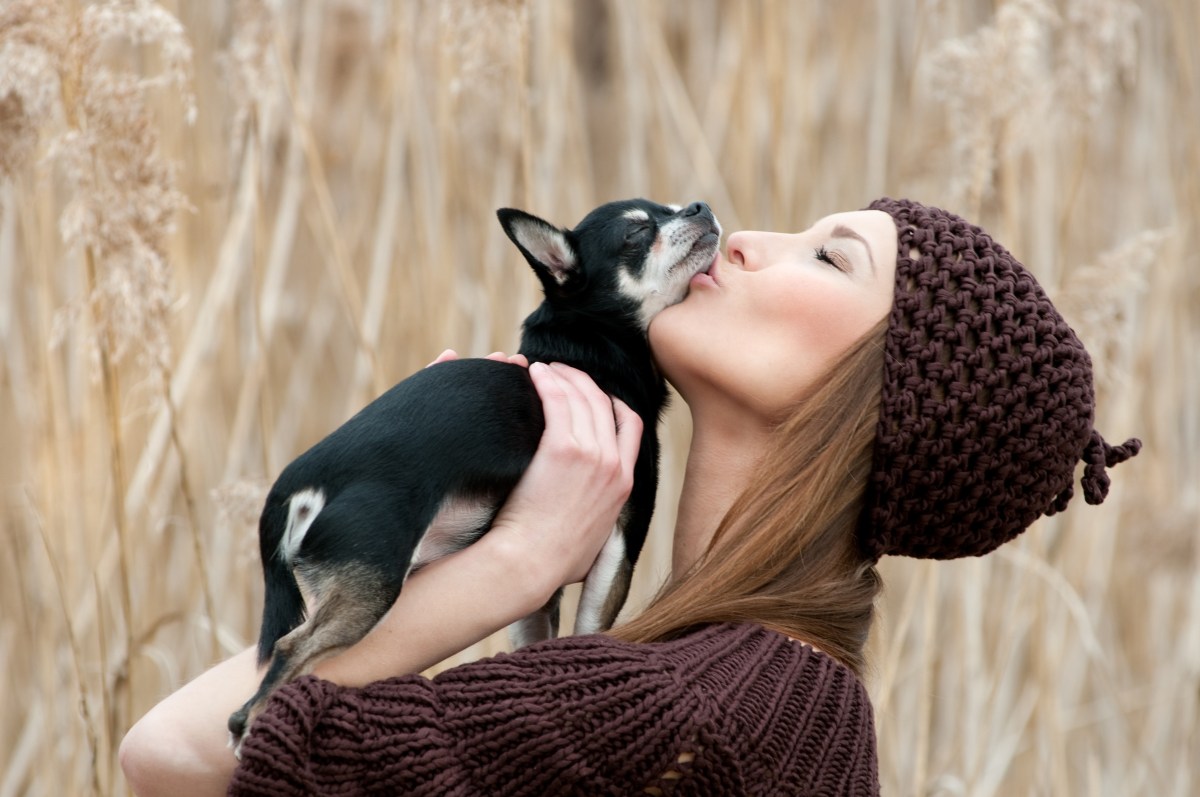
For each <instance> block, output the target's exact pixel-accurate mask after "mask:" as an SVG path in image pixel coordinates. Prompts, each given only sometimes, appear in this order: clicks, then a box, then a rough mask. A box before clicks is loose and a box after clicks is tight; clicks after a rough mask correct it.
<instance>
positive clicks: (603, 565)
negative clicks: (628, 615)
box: [575, 524, 625, 634]
mask: <svg viewBox="0 0 1200 797" xmlns="http://www.w3.org/2000/svg"><path fill="white" fill-rule="evenodd" d="M624 559H625V535H624V534H622V533H621V526H620V524H618V525H616V526H613V530H612V531H611V532H609V535H608V539H607V540H605V541H604V547H603V548H601V549H600V555H599V556H597V557H596V562H595V564H593V565H592V569H591V570H589V571H588V574H587V578H585V579H584V580H583V591H582V592H581V593H580V594H579V608H578V609H577V610H576V612H575V633H576V634H594V633H595V632H596V631H599V630H600V621H601V617H602V613H603V609H604V604H605V602H606V601H607V600H608V593H609V592H610V591H611V589H612V585H613V581H614V580H615V579H616V576H617V569H618V568H619V567H620V565H621V562H622V560H624Z"/></svg>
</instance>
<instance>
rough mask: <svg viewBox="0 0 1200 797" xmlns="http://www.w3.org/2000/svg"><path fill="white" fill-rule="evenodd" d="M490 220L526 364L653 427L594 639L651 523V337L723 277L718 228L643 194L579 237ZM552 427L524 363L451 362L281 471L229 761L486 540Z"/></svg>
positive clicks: (532, 224)
mask: <svg viewBox="0 0 1200 797" xmlns="http://www.w3.org/2000/svg"><path fill="white" fill-rule="evenodd" d="M497 216H498V217H499V219H500V223H501V225H502V226H503V228H504V231H505V233H507V235H508V237H509V238H510V239H511V240H512V241H513V243H515V244H516V246H517V248H518V249H519V250H520V251H521V254H522V255H524V256H525V259H526V260H527V261H528V262H529V265H530V266H531V267H532V268H533V271H534V273H535V274H536V275H537V277H538V279H539V280H540V281H541V283H542V289H543V294H544V300H543V301H542V303H541V304H540V305H539V306H538V307H537V308H536V309H535V310H534V311H533V313H532V314H530V315H529V317H528V318H526V319H525V322H524V324H523V327H522V334H521V344H520V347H519V351H520V353H521V354H524V355H525V356H526V358H527V359H528V360H529V362H530V363H533V362H537V361H543V362H561V363H566V364H568V365H571V366H574V367H576V368H578V369H580V370H582V371H584V372H586V373H587V374H588V375H589V376H591V378H592V379H593V380H594V381H595V382H596V384H597V385H598V386H599V387H600V388H601V389H602V390H604V391H605V392H606V393H608V394H610V395H612V396H615V397H617V398H620V399H621V400H622V401H624V402H625V403H626V404H628V405H629V407H630V408H631V409H633V410H634V411H635V412H636V413H637V414H638V415H639V416H640V417H641V419H642V422H643V431H642V439H641V447H640V449H639V451H638V458H637V462H636V464H635V466H634V481H633V488H632V491H631V493H630V496H629V499H628V500H627V502H626V504H625V506H624V507H623V508H622V510H621V512H620V517H619V520H618V522H617V526H616V527H615V528H614V529H613V532H612V534H611V535H610V537H609V539H608V540H607V541H606V543H605V545H604V548H603V550H602V552H601V554H600V555H599V556H598V557H597V560H596V563H595V564H594V565H593V566H592V569H591V571H590V572H589V573H588V575H587V577H586V579H585V580H584V584H583V589H582V592H581V595H580V601H579V608H578V611H577V619H576V622H575V633H577V634H586V633H594V632H596V631H601V630H606V629H608V628H609V627H611V626H612V624H613V622H614V621H615V619H616V616H617V613H618V612H619V611H620V609H621V607H622V605H623V604H624V602H625V598H626V596H627V595H628V591H629V582H630V577H631V575H632V572H633V566H634V563H635V562H636V561H637V557H638V554H639V552H640V551H641V548H642V543H643V542H644V541H645V539H646V532H647V530H648V528H649V526H650V516H651V514H652V512H653V511H654V497H655V491H656V489H657V486H658V436H657V432H656V426H657V422H658V420H659V416H660V414H661V412H662V410H663V408H664V407H665V404H666V401H667V390H666V384H665V382H664V380H663V378H662V376H661V375H660V374H659V372H658V371H657V369H656V367H655V365H654V361H653V359H652V357H651V354H650V346H649V342H648V340H647V336H646V330H647V327H648V326H649V324H650V320H651V319H652V318H653V317H654V316H655V315H656V314H657V313H658V312H659V311H661V310H662V309H664V308H665V307H668V306H669V305H672V304H674V303H676V302H678V301H680V300H682V299H683V297H684V296H685V295H686V293H687V289H688V284H689V281H690V279H691V278H692V276H694V275H695V274H697V273H699V272H701V271H706V270H708V269H709V268H710V267H711V266H712V263H713V261H714V260H715V259H716V254H717V247H718V242H719V240H720V235H721V227H720V224H719V223H718V222H717V219H716V217H715V216H713V213H712V211H711V210H710V209H709V207H708V205H706V204H704V203H702V202H693V203H692V204H690V205H688V206H687V207H680V206H678V205H660V204H657V203H654V202H650V201H647V200H644V199H634V200H626V201H621V202H612V203H609V204H606V205H602V206H601V207H599V208H597V209H595V210H593V211H592V212H591V213H589V214H588V215H587V216H586V217H585V218H584V219H583V220H582V221H581V222H580V223H579V225H578V226H576V227H575V228H574V229H570V230H568V229H565V228H559V227H555V226H554V225H552V224H550V223H549V222H546V221H544V220H543V219H540V218H538V217H537V216H533V215H530V214H528V213H525V212H523V211H520V210H514V209H511V208H504V209H501V210H499V211H497ZM543 428H544V419H543V415H542V406H541V400H540V399H539V397H538V394H537V391H536V389H535V388H534V386H533V382H532V380H531V379H530V377H529V374H528V371H527V370H526V369H525V368H522V367H521V366H519V365H514V364H511V363H503V362H497V361H494V360H486V359H463V360H453V361H450V362H444V363H439V364H437V365H433V366H430V367H428V368H426V369H424V370H421V371H418V372H417V373H415V374H413V375H412V376H410V377H408V378H407V379H405V380H404V381H402V382H400V383H399V384H397V385H395V386H394V387H392V388H391V389H390V390H388V391H387V392H385V393H384V394H383V395H381V396H380V397H379V398H377V399H376V400H375V401H373V402H371V403H370V404H369V405H367V406H366V407H365V408H364V409H362V410H361V411H360V412H359V413H358V414H357V415H355V416H354V417H353V418H351V419H350V420H349V421H347V422H346V423H345V424H343V425H342V426H341V427H339V428H338V429H337V430H335V431H334V432H333V433H331V434H330V435H329V436H328V437H326V438H324V439H323V440H321V441H320V442H318V443H317V444H316V445H314V446H313V447H312V448H310V449H309V450H308V451H306V452H305V453H303V454H301V455H300V456H299V457H298V458H297V459H296V460H295V461H293V462H292V463H291V464H289V465H288V466H287V467H286V468H284V470H283V471H282V473H281V474H280V475H279V478H278V480H277V481H276V482H275V484H274V485H273V487H272V488H271V491H270V493H269V494H268V496H267V499H266V504H265V506H264V508H263V511H262V514H261V516H260V519H259V547H260V553H261V556H262V566H263V576H264V580H265V597H264V605H263V616H262V626H261V630H260V633H259V639H258V662H259V665H260V666H262V665H264V664H266V663H267V662H268V661H269V662H270V667H269V668H268V670H267V672H266V675H265V676H264V677H263V680H262V683H261V685H260V687H259V689H258V691H257V692H256V693H255V695H254V696H253V697H252V698H250V700H248V701H247V702H246V704H245V705H244V706H243V707H242V708H241V709H240V710H238V711H237V712H235V713H234V714H233V715H232V716H231V717H230V718H229V731H230V734H231V745H232V746H233V747H234V749H235V750H237V751H240V749H241V741H242V739H243V738H244V736H245V734H246V731H247V729H248V728H249V725H250V722H251V721H252V720H253V718H254V717H255V716H257V714H258V712H259V711H260V710H261V709H262V707H263V705H264V704H265V703H266V701H267V698H268V696H269V695H270V693H271V692H272V691H273V690H274V689H275V688H276V687H277V686H278V685H280V684H282V683H284V682H286V681H289V680H291V679H293V678H295V677H297V676H299V675H302V674H304V673H306V672H309V671H311V669H312V667H313V666H314V665H315V664H316V663H317V661H319V660H320V659H323V658H326V657H327V656H329V655H331V654H333V653H336V652H337V651H339V650H342V649H344V648H346V647H349V646H350V645H352V644H353V643H355V642H357V641H358V640H359V639H361V638H362V637H363V636H364V635H366V633H367V632H368V631H370V629H371V628H372V627H373V626H374V625H375V623H376V622H377V621H378V620H379V619H380V618H381V617H382V616H383V614H384V613H385V612H386V611H387V610H388V608H389V607H390V606H391V605H392V603H393V602H394V601H395V600H396V597H397V595H399V593H400V590H401V588H402V586H403V585H404V582H405V580H406V579H407V578H408V576H409V575H410V574H411V573H412V572H413V571H414V570H416V569H417V568H419V567H421V566H422V565H425V564H428V563H429V562H431V561H434V560H436V559H438V558H440V557H442V556H445V555H447V554H450V553H453V552H455V551H458V550H461V549H462V548H464V547H466V546H467V545H470V544H471V543H472V542H474V541H475V540H477V539H479V537H480V536H482V535H483V534H484V533H486V532H487V530H488V528H489V527H490V526H491V523H492V520H493V519H494V518H495V516H496V513H497V511H498V510H499V508H500V507H501V505H502V504H503V503H504V501H505V499H506V497H507V496H508V494H509V493H510V492H511V490H512V489H513V487H514V486H515V485H516V483H517V480H518V479H519V478H520V477H521V474H522V473H523V472H524V471H525V468H526V467H527V466H528V465H529V462H530V460H531V459H532V458H533V454H534V451H535V450H536V449H537V447H538V442H539V441H540V439H541V436H542V431H543ZM301 583H303V585H304V587H305V588H306V592H307V594H308V595H309V596H311V597H312V598H314V600H313V602H314V603H315V604H316V605H315V607H307V606H306V603H305V598H304V595H303V594H302V592H301V588H300V585H301ZM561 592H562V591H561V590H559V591H558V593H556V594H555V595H554V596H553V597H552V598H551V599H550V601H549V602H548V603H547V604H546V605H545V606H544V607H543V608H542V609H541V610H539V611H538V612H535V613H534V614H533V615H530V616H529V617H526V618H524V619H522V620H519V621H518V622H517V623H515V624H514V625H513V626H511V627H510V629H509V634H510V638H511V639H512V641H513V644H514V646H515V647H520V646H523V645H526V644H529V643H530V642H533V641H537V640H541V639H546V638H550V637H553V636H555V635H557V630H558V606H559V601H560V599H561ZM306 617H307V619H306Z"/></svg>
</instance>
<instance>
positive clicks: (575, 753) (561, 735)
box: [229, 637, 737, 797]
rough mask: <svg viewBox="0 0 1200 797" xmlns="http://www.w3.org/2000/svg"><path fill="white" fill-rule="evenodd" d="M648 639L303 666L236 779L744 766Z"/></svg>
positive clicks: (372, 790)
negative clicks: (357, 668)
mask: <svg viewBox="0 0 1200 797" xmlns="http://www.w3.org/2000/svg"><path fill="white" fill-rule="evenodd" d="M648 650H649V649H648V648H647V647H646V646H629V645H623V644H621V643H618V642H615V641H612V640H609V639H607V638H605V637H578V638H568V639H560V640H552V641H550V642H546V643H542V644H539V645H534V646H531V647H529V648H525V649H523V650H521V651H518V652H516V653H513V654H507V655H505V654H502V655H500V656H496V657H494V658H491V659H485V660H481V661H478V662H473V663H471V664H466V665H462V666H460V667H456V668H454V669H452V670H448V671H446V672H444V673H442V674H440V675H439V676H438V677H436V678H434V679H432V680H428V679H425V678H422V677H420V676H415V675H414V676H406V677H401V678H393V679H389V680H386V681H380V682H377V683H373V684H369V685H367V686H366V687H363V688H358V689H355V688H345V687H339V686H337V685H335V684H333V683H330V682H328V681H322V680H320V679H317V678H314V677H311V676H308V677H304V678H300V679H297V680H296V681H293V682H291V683H289V684H287V685H285V686H284V687H282V688H281V689H279V690H278V691H277V692H276V693H275V695H274V696H273V697H272V698H271V700H270V702H269V703H268V705H267V707H266V709H265V710H264V711H263V713H262V714H261V715H260V716H259V718H258V719H257V720H256V721H255V724H254V726H253V728H252V731H251V733H250V735H249V736H248V737H247V739H246V741H245V743H244V745H243V748H242V760H241V762H240V765H239V767H238V769H237V771H236V773H235V775H234V779H233V782H232V783H231V785H230V791H229V793H230V794H233V795H302V794H328V795H357V794H413V795H463V796H464V797H465V796H466V795H483V794H486V795H575V794H579V795H583V794H587V795H606V794H643V793H646V794H656V793H665V794H684V793H691V789H690V788H677V787H682V786H684V781H694V780H696V778H695V777H693V776H694V775H699V774H701V773H699V772H697V771H696V770H698V769H700V768H704V769H706V770H707V769H712V768H715V769H716V770H718V773H717V774H718V776H719V777H720V778H721V779H722V780H726V781H728V780H730V778H733V777H736V776H735V775H734V774H731V772H730V767H729V762H727V761H721V760H719V752H720V751H719V749H716V746H715V745H713V744H712V740H711V732H710V731H711V720H712V718H711V716H710V712H709V711H708V710H707V701H706V700H704V699H703V697H702V696H700V695H698V694H697V693H696V692H695V691H694V690H689V689H685V688H682V687H681V685H680V683H679V678H678V677H677V675H676V674H674V673H672V672H670V671H669V670H668V668H667V667H666V666H665V665H664V664H662V663H661V662H660V661H658V660H657V659H656V658H655V656H653V655H652V654H651V653H649V652H648ZM706 747H707V750H705V748H706ZM701 752H704V753H705V754H703V755H700V754H698V753H701ZM685 775H686V776H687V777H685ZM707 779H708V778H707V777H701V778H700V780H707ZM656 784H658V785H656ZM664 784H665V785H666V786H667V787H668V788H667V789H665V790H664V789H663V788H662V786H663V785H664ZM728 786H729V787H730V791H729V792H725V791H724V790H722V793H733V790H735V789H736V788H737V784H736V783H733V782H732V781H731V782H730V783H729V784H728ZM647 787H650V790H649V791H647V790H646V789H647ZM655 789H658V791H655ZM704 793H712V792H704Z"/></svg>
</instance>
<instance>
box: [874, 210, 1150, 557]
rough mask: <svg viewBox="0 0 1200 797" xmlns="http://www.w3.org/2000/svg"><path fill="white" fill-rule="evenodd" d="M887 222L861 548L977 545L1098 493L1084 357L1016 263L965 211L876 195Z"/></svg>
mask: <svg viewBox="0 0 1200 797" xmlns="http://www.w3.org/2000/svg"><path fill="white" fill-rule="evenodd" d="M867 209H868V210H882V211H885V212H886V213H888V214H890V215H891V217H892V218H893V219H894V220H895V222H896V231H897V233H898V247H897V251H896V292H895V300H894V303H893V307H892V312H891V315H890V317H889V318H888V329H887V334H886V338H885V358H884V376H883V392H882V395H881V397H880V410H879V426H878V428H877V431H876V434H875V449H874V455H873V457H874V458H873V466H872V471H873V472H872V475H871V479H870V483H869V484H868V487H867V500H866V504H865V506H864V508H863V512H862V515H861V517H860V522H859V540H860V542H861V544H862V548H863V551H864V553H865V554H867V555H868V556H869V557H871V559H873V560H874V559H878V558H879V557H880V556H882V555H883V554H895V555H902V556H915V557H921V558H927V559H954V558H957V557H960V556H978V555H980V554H985V553H987V552H988V551H991V550H993V549H994V548H996V547H997V546H999V545H1001V544H1002V543H1005V542H1007V541H1009V540H1011V539H1012V538H1013V537H1015V536H1017V535H1018V534H1020V533H1021V532H1022V531H1024V530H1025V529H1026V528H1028V527H1029V525H1030V524H1031V523H1033V522H1034V521H1035V520H1037V519H1038V518H1039V517H1040V516H1042V515H1043V514H1045V515H1052V514H1054V513H1055V512H1059V511H1061V510H1063V509H1065V508H1066V506H1067V502H1068V501H1069V500H1070V499H1071V496H1072V494H1073V492H1074V488H1073V483H1074V473H1075V465H1076V463H1078V462H1079V461H1080V460H1081V459H1082V460H1083V461H1084V462H1085V463H1086V468H1085V471H1084V476H1083V491H1084V497H1085V499H1086V500H1087V502H1088V503H1089V504H1098V503H1100V502H1101V501H1103V500H1104V497H1105V496H1106V495H1107V493H1108V485H1109V480H1108V475H1107V474H1106V473H1105V471H1104V469H1105V468H1106V467H1112V466H1113V465H1116V464H1117V463H1119V462H1123V461H1125V460H1126V459H1128V458H1129V457H1131V456H1133V455H1134V454H1136V453H1137V452H1138V450H1139V449H1140V448H1141V445H1142V444H1141V441H1140V440H1136V439H1132V440H1128V441H1126V443H1125V444H1124V445H1122V446H1117V447H1115V448H1114V447H1113V446H1110V445H1109V444H1108V443H1106V442H1105V441H1104V438H1102V437H1101V436H1100V433H1099V432H1097V431H1096V430H1095V429H1093V428H1092V417H1093V409H1094V404H1095V394H1094V392H1093V390H1092V362H1091V358H1089V357H1088V353H1087V351H1086V350H1085V349H1084V347H1083V344H1082V343H1080V341H1079V338H1077V337H1076V336H1075V332H1074V331H1073V330H1072V329H1071V327H1070V326H1068V325H1067V323H1066V322H1065V321H1064V320H1063V318H1062V316H1060V315H1059V314H1058V311H1057V310H1055V309H1054V305H1052V304H1051V303H1050V300H1049V299H1048V298H1047V297H1046V294H1045V292H1044V291H1043V290H1042V288H1041V286H1040V285H1038V283H1037V280H1035V279H1034V278H1033V275H1032V274H1030V273H1029V272H1028V271H1026V270H1025V267H1024V266H1022V265H1021V264H1020V263H1019V262H1017V260H1016V258H1014V257H1013V256H1012V255H1011V254H1010V253H1009V252H1008V251H1007V250H1006V249H1004V247H1002V246H1000V245H999V244H997V243H996V242H995V241H993V240H992V239H991V238H990V237H989V236H988V235H987V233H985V232H984V231H983V230H981V229H980V228H979V227H976V226H975V225H973V224H970V223H968V222H967V221H965V220H964V219H962V218H960V217H958V216H956V215H954V214H953V213H948V212H946V211H944V210H939V209H937V208H929V207H925V206H923V205H920V204H918V203H916V202H912V201H910V200H895V199H879V200H876V201H875V202H872V203H871V204H870V206H868V208H867Z"/></svg>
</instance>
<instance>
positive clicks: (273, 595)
mask: <svg viewBox="0 0 1200 797" xmlns="http://www.w3.org/2000/svg"><path fill="white" fill-rule="evenodd" d="M291 503H293V502H292V501H288V502H284V503H274V504H273V503H272V502H270V501H269V500H268V503H267V506H266V508H265V509H263V513H262V517H260V518H259V522H258V523H259V528H258V541H259V548H260V553H261V555H262V566H263V583H264V585H265V590H264V595H263V616H262V628H261V629H260V630H259V632H258V664H259V666H260V667H261V666H262V665H264V664H266V663H267V662H268V661H269V660H270V659H271V655H272V653H273V652H274V650H275V643H276V642H278V641H279V639H280V638H281V637H283V636H284V635H285V634H287V633H288V632H289V631H291V630H292V629H293V628H295V627H296V626H298V625H300V623H302V622H304V614H305V611H304V610H305V607H304V596H303V595H302V594H301V593H300V585H299V584H298V583H297V582H296V575H295V573H294V572H293V570H292V564H293V558H294V556H295V554H296V552H297V550H298V549H299V547H300V540H299V539H297V538H296V537H295V531H296V529H293V528H292V526H293V525H294V524H295V523H294V522H295V520H296V517H295V515H296V512H295V511H290V512H289V506H290V504H291ZM318 511H319V510H318ZM314 514H315V513H314ZM309 522H311V519H309ZM305 526H306V528H305V530H307V524H305ZM301 536H302V533H301Z"/></svg>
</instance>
